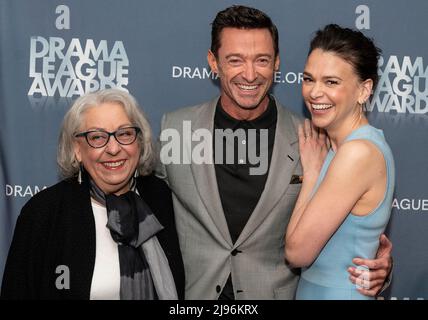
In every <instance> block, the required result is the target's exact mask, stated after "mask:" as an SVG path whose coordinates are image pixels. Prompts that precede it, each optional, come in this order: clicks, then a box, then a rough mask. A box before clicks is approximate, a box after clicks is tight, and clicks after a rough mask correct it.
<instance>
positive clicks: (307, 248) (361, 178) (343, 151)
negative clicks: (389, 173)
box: [285, 135, 384, 267]
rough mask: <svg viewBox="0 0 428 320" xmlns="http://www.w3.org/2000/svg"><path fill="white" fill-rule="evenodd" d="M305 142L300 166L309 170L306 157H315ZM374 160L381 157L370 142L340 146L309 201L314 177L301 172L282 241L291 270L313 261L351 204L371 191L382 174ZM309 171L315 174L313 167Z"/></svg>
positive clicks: (311, 148)
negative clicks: (301, 180)
mask: <svg viewBox="0 0 428 320" xmlns="http://www.w3.org/2000/svg"><path fill="white" fill-rule="evenodd" d="M312 139H316V138H312ZM299 140H300V135H299ZM308 140H311V139H306V144H308V145H306V146H305V145H303V146H302V149H303V150H302V152H303V153H302V156H303V159H302V165H303V167H305V165H307V166H308V167H311V164H310V163H311V161H310V160H309V157H307V156H308V155H309V152H312V154H313V153H315V154H316V151H315V152H314V149H316V147H314V142H310V141H309V142H308ZM299 143H300V141H299ZM305 148H306V149H305ZM307 149H310V150H309V151H308V150H307ZM305 156H306V158H305ZM318 158H320V157H319V155H318ZM315 161H317V160H315ZM376 161H377V162H379V161H383V157H382V155H381V153H380V151H378V150H377V148H376V147H375V146H373V145H372V144H371V143H370V142H367V141H363V140H354V141H349V142H346V143H344V144H343V145H342V146H340V148H339V149H338V151H337V154H336V155H335V157H334V159H333V160H332V162H331V164H330V167H329V169H328V171H327V173H326V175H325V177H324V180H323V181H322V183H321V184H320V186H319V188H318V190H317V192H316V193H315V194H314V195H313V197H312V198H310V196H311V193H312V190H313V188H314V186H315V181H316V179H314V176H315V175H316V174H314V173H313V172H312V173H310V171H308V172H309V173H308V177H309V179H307V175H306V171H305V169H304V178H303V184H302V192H301V194H300V195H299V198H298V200H297V203H296V206H295V209H294V211H293V214H292V217H291V219H290V223H289V226H288V229H287V234H286V240H285V257H286V260H287V261H288V262H289V263H290V264H291V265H292V266H293V267H303V266H308V265H310V264H311V263H312V262H313V261H314V260H315V259H316V257H317V256H318V254H319V253H320V251H321V250H322V248H323V247H324V245H325V244H326V243H327V241H328V240H329V239H330V237H331V236H332V235H333V233H334V232H335V231H336V230H337V229H338V228H339V226H340V224H341V223H342V222H343V220H344V219H345V218H346V216H347V215H348V214H349V212H351V211H352V209H353V208H354V206H355V204H356V203H357V202H358V201H359V200H360V199H361V198H362V197H363V196H364V195H365V194H366V193H367V192H368V191H369V190H370V188H372V186H373V185H374V181H375V179H379V178H381V175H382V174H384V172H381V170H379V166H378V165H374V162H376ZM304 162H305V163H304ZM312 166H313V165H312ZM312 170H313V171H315V170H314V169H313V168H312ZM318 172H319V171H318ZM316 176H317V177H318V175H316ZM373 207H374V206H373ZM367 212H369V211H367Z"/></svg>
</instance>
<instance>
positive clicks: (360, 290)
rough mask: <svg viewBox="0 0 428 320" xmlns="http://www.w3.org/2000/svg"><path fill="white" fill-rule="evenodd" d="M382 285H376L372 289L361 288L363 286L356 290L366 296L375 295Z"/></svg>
mask: <svg viewBox="0 0 428 320" xmlns="http://www.w3.org/2000/svg"><path fill="white" fill-rule="evenodd" d="M381 288H382V287H381V286H377V287H375V288H373V289H370V290H368V289H363V288H357V290H358V292H360V293H361V294H363V295H365V296H368V297H376V295H377V294H378V292H379V291H380V289H381Z"/></svg>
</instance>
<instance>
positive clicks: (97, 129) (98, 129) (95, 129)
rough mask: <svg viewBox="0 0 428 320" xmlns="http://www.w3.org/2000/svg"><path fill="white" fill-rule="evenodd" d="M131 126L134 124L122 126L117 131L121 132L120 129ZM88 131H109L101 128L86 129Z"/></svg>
mask: <svg viewBox="0 0 428 320" xmlns="http://www.w3.org/2000/svg"><path fill="white" fill-rule="evenodd" d="M131 126H132V123H128V124H122V125H121V126H119V127H117V129H116V130H119V129H122V128H127V127H131ZM116 130H115V131H116ZM86 131H107V130H106V129H104V128H100V127H90V128H88V129H86Z"/></svg>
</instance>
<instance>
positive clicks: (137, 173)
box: [134, 169, 140, 179]
mask: <svg viewBox="0 0 428 320" xmlns="http://www.w3.org/2000/svg"><path fill="white" fill-rule="evenodd" d="M139 175H140V174H139V172H138V169H135V172H134V178H135V179H137V178H138V176H139Z"/></svg>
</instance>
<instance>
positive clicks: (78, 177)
mask: <svg viewBox="0 0 428 320" xmlns="http://www.w3.org/2000/svg"><path fill="white" fill-rule="evenodd" d="M77 182H78V183H79V184H82V165H79V174H78V175H77Z"/></svg>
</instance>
